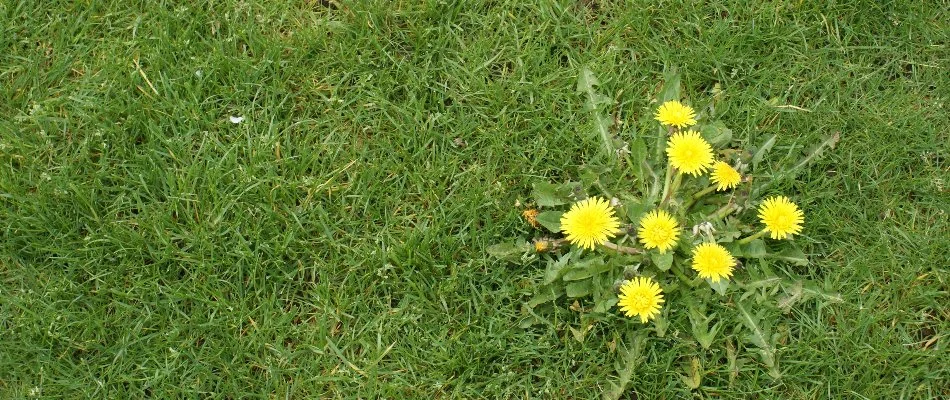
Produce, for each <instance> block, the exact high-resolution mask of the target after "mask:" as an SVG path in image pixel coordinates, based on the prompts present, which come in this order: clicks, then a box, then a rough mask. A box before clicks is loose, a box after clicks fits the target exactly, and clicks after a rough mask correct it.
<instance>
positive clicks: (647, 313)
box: [617, 277, 664, 323]
mask: <svg viewBox="0 0 950 400" xmlns="http://www.w3.org/2000/svg"><path fill="white" fill-rule="evenodd" d="M617 297H618V302H617V305H618V306H619V307H620V312H622V313H624V314H625V315H626V316H628V317H630V318H633V317H635V316H639V317H640V322H643V323H646V322H647V321H649V320H650V319H651V318H656V316H657V315H659V314H660V308H661V307H662V304H663V301H664V300H663V289H660V285H657V284H656V282H654V281H653V279H650V278H644V277H639V278H634V279H633V280H630V281H627V282H626V283H624V284H623V286H621V287H620V295H618V296H617Z"/></svg>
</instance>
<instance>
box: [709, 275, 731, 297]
mask: <svg viewBox="0 0 950 400" xmlns="http://www.w3.org/2000/svg"><path fill="white" fill-rule="evenodd" d="M706 283H708V284H709V287H711V288H712V289H713V290H714V291H716V293H718V294H719V295H720V296H725V295H726V290H729V280H728V279H720V280H718V281H716V282H713V281H711V280H709V279H706Z"/></svg>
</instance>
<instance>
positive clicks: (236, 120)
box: [229, 115, 244, 124]
mask: <svg viewBox="0 0 950 400" xmlns="http://www.w3.org/2000/svg"><path fill="white" fill-rule="evenodd" d="M229 119H230V120H231V123H232V124H240V123H241V122H244V117H238V116H234V115H232V116H231V117H230V118H229Z"/></svg>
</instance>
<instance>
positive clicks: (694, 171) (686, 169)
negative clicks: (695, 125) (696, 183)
mask: <svg viewBox="0 0 950 400" xmlns="http://www.w3.org/2000/svg"><path fill="white" fill-rule="evenodd" d="M666 155H667V157H669V159H670V165H672V166H673V167H674V168H676V169H678V170H680V172H683V173H687V174H690V175H693V176H697V175H701V174H703V173H704V172H706V170H708V169H709V167H710V166H712V163H713V151H712V146H710V145H709V142H707V141H706V139H703V137H702V136H700V135H699V132H696V131H694V130H688V131H686V132H678V133H674V134H673V136H670V140H669V141H668V142H667V143H666Z"/></svg>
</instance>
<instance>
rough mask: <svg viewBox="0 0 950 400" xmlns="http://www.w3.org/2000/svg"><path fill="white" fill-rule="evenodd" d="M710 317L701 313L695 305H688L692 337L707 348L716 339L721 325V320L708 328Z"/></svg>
mask: <svg viewBox="0 0 950 400" xmlns="http://www.w3.org/2000/svg"><path fill="white" fill-rule="evenodd" d="M711 319H712V317H711V316H710V317H707V316H705V315H703V313H701V312H700V311H699V309H697V308H696V307H695V306H690V307H689V322H690V326H691V328H692V332H693V338H694V339H696V341H697V342H698V343H699V345H700V346H702V347H703V348H704V349H707V350H708V349H709V348H710V347H711V346H712V344H713V342H714V341H715V340H716V335H718V334H719V331H720V329H721V327H722V321H719V322H717V323H716V325H713V327H712V329H710V328H709V320H711Z"/></svg>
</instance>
